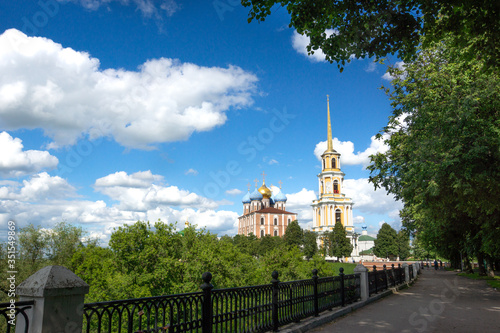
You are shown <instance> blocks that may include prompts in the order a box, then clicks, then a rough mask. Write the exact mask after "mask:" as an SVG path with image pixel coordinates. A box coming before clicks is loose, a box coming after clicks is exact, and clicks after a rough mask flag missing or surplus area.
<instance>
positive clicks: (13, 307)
mask: <svg viewBox="0 0 500 333" xmlns="http://www.w3.org/2000/svg"><path fill="white" fill-rule="evenodd" d="M34 304H35V301H23V302H15V303H10V302H7V303H0V314H1V315H2V316H1V317H0V318H4V319H5V321H3V320H2V322H1V324H0V331H3V332H7V333H10V332H13V331H15V330H16V324H17V323H19V322H20V321H23V323H24V333H28V332H29V325H30V317H29V313H28V311H29V310H30V309H32V308H33V305H34ZM11 329H12V331H11Z"/></svg>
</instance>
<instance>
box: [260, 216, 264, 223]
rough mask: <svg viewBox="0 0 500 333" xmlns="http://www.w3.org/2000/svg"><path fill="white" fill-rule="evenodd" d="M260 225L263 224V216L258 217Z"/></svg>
mask: <svg viewBox="0 0 500 333" xmlns="http://www.w3.org/2000/svg"><path fill="white" fill-rule="evenodd" d="M260 225H264V218H263V217H261V218H260Z"/></svg>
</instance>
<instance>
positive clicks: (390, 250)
mask: <svg viewBox="0 0 500 333" xmlns="http://www.w3.org/2000/svg"><path fill="white" fill-rule="evenodd" d="M374 243H375V246H374V247H373V253H374V254H375V255H376V256H377V257H382V258H387V257H389V256H397V255H398V252H399V251H398V250H399V249H398V235H397V233H396V230H394V229H393V228H392V227H391V226H390V225H389V224H387V223H384V224H382V226H381V227H380V230H379V231H378V234H377V239H375V241H374Z"/></svg>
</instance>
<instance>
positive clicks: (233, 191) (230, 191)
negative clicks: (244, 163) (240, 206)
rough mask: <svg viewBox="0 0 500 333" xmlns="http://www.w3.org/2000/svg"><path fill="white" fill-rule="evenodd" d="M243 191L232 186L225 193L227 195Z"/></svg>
mask: <svg viewBox="0 0 500 333" xmlns="http://www.w3.org/2000/svg"><path fill="white" fill-rule="evenodd" d="M241 193H243V192H242V191H241V190H239V189H237V188H233V189H230V190H227V191H226V194H229V195H238V194H241Z"/></svg>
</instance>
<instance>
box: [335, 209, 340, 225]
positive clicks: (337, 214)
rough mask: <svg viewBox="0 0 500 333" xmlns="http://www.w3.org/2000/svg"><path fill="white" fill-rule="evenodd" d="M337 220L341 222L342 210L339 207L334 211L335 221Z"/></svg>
mask: <svg viewBox="0 0 500 333" xmlns="http://www.w3.org/2000/svg"><path fill="white" fill-rule="evenodd" d="M337 222H340V223H342V212H341V211H340V209H337V210H336V211H335V223H337Z"/></svg>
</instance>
